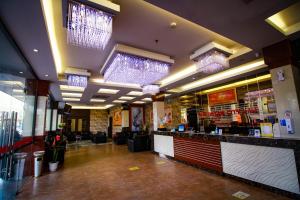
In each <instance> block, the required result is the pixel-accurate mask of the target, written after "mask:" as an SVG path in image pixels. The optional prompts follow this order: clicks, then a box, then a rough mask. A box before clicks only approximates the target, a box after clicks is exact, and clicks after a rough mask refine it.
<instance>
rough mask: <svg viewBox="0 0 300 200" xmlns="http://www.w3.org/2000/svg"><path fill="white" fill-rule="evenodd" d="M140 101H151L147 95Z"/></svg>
mask: <svg viewBox="0 0 300 200" xmlns="http://www.w3.org/2000/svg"><path fill="white" fill-rule="evenodd" d="M142 101H152V99H151V98H149V97H147V98H143V99H142Z"/></svg>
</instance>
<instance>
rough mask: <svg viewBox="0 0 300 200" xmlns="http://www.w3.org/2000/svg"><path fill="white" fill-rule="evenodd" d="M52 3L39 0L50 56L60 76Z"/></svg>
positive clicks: (60, 68)
mask: <svg viewBox="0 0 300 200" xmlns="http://www.w3.org/2000/svg"><path fill="white" fill-rule="evenodd" d="M53 2H54V1H49V0H41V4H42V10H43V14H44V20H45V22H46V27H47V31H48V37H49V41H50V46H51V51H52V56H53V59H54V63H55V68H56V72H57V73H58V74H60V73H61V72H62V60H61V56H60V50H59V48H58V43H57V38H56V34H55V23H54V16H53V13H54V12H53Z"/></svg>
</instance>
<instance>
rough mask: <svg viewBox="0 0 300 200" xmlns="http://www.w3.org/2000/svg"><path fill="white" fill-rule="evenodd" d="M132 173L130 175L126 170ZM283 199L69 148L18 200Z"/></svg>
mask: <svg viewBox="0 0 300 200" xmlns="http://www.w3.org/2000/svg"><path fill="white" fill-rule="evenodd" d="M129 168H131V170H129ZM237 191H243V192H246V193H248V194H250V197H248V198H247V199H263V200H267V199H272V200H275V199H288V198H286V197H283V196H280V195H277V194H274V193H271V192H269V191H265V190H263V189H260V188H258V187H254V186H250V185H247V184H245V183H242V182H239V181H237V180H232V179H229V178H225V177H221V176H218V175H215V174H212V173H209V172H206V171H203V170H200V169H197V168H194V167H191V166H187V165H185V164H182V163H179V162H176V161H173V160H166V159H162V158H159V157H158V156H157V155H155V154H153V153H151V152H140V153H130V152H128V150H127V146H123V145H122V146H117V145H113V144H105V145H89V146H87V145H81V146H80V145H73V146H72V147H71V148H69V149H68V151H67V153H66V159H65V164H64V167H63V168H61V169H59V171H57V172H55V173H52V174H45V175H43V176H42V177H40V178H37V179H34V178H32V180H31V181H29V182H27V183H25V185H24V186H23V189H22V192H21V193H20V194H19V195H18V196H17V199H26V200H28V199H39V200H47V199H53V200H60V199H62V200H67V199H72V200H77V199H80V200H83V199H91V200H93V199H95V200H98V199H99V200H100V199H101V200H102V199H103V200H105V199H112V200H119V199H137V200H144V199H159V200H166V199H172V200H173V199H184V200H189V199H197V200H199V199H203V200H204V199H205V200H209V199H222V200H223V199H237V198H236V197H232V194H233V193H235V192H237Z"/></svg>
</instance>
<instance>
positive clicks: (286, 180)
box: [153, 131, 300, 197]
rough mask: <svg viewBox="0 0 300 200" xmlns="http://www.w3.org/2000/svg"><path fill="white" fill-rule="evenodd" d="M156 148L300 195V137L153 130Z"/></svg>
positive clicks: (177, 156) (176, 156) (225, 172)
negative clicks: (259, 136)
mask: <svg viewBox="0 0 300 200" xmlns="http://www.w3.org/2000/svg"><path fill="white" fill-rule="evenodd" d="M153 135H154V151H155V152H157V153H160V154H164V155H167V156H169V157H172V158H174V159H175V160H178V161H182V162H185V163H187V164H191V165H195V166H199V167H202V168H206V169H209V170H213V171H215V172H217V173H219V174H224V175H229V176H232V177H238V178H241V179H245V180H248V181H249V182H254V183H258V184H260V185H262V186H267V187H270V188H272V189H276V190H277V189H278V190H279V191H285V192H288V193H291V194H295V195H296V196H297V197H299V194H300V191H299V174H300V171H299V169H300V156H299V155H300V154H299V153H300V140H294V139H287V138H255V137H248V136H233V135H208V134H188V133H172V132H160V131H159V132H153Z"/></svg>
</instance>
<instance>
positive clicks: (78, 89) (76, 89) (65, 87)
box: [59, 85, 84, 92]
mask: <svg viewBox="0 0 300 200" xmlns="http://www.w3.org/2000/svg"><path fill="white" fill-rule="evenodd" d="M59 87H60V90H62V91H73V92H83V91H84V88H83V87H77V86H69V85H60V86H59Z"/></svg>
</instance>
